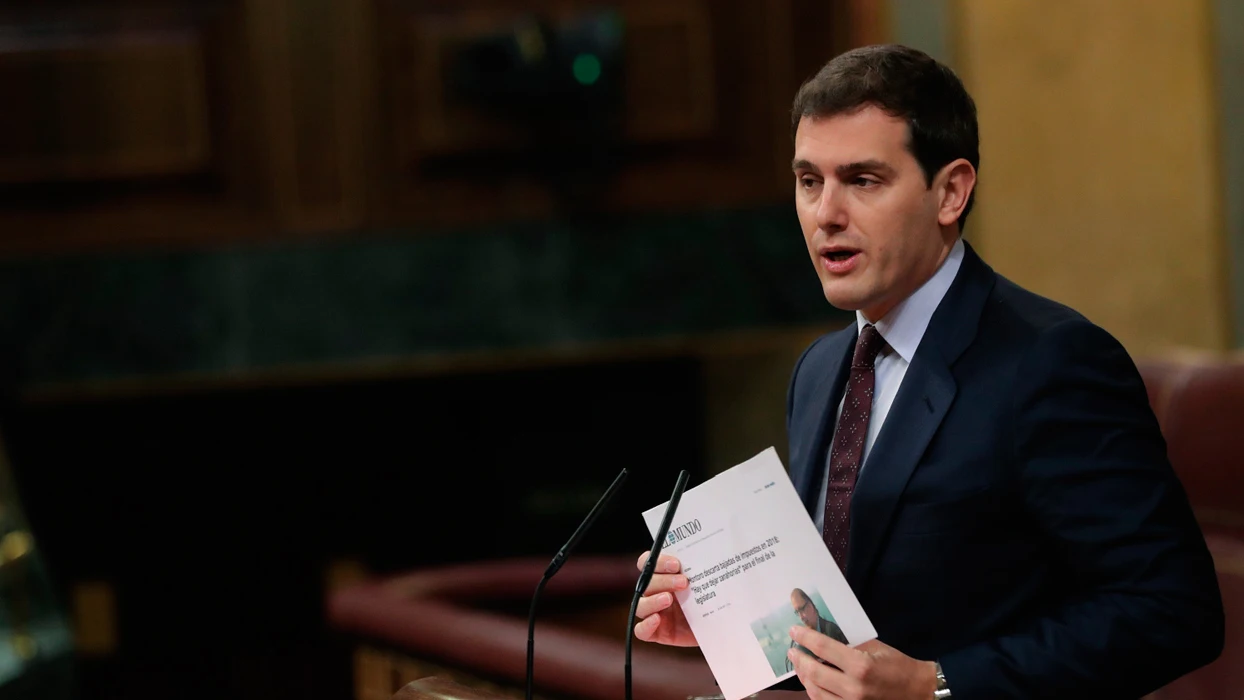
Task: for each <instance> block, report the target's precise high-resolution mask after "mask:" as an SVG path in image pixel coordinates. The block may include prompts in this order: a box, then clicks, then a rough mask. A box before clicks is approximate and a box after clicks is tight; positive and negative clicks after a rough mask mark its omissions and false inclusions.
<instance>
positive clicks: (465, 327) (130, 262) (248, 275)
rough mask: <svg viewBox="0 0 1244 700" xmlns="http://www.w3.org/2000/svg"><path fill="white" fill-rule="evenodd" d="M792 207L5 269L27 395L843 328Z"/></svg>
mask: <svg viewBox="0 0 1244 700" xmlns="http://www.w3.org/2000/svg"><path fill="white" fill-rule="evenodd" d="M844 318H845V317H844V315H843V314H841V312H837V311H835V310H834V309H832V308H831V307H829V306H828V305H827V304H826V302H825V299H824V297H823V296H822V295H821V292H820V288H819V285H818V284H817V281H816V277H815V274H814V273H813V271H812V270H811V269H809V263H808V259H807V253H806V251H805V249H804V246H803V242H802V240H801V238H800V235H799V229H798V225H797V222H796V220H795V216H794V213H793V211H792V210H791V208H790V207H789V206H788V205H783V206H775V207H771V208H762V209H754V210H747V211H713V212H703V213H696V214H689V215H682V216H631V217H623V218H614V219H609V220H605V219H601V220H592V221H585V222H580V223H571V222H544V223H537V222H531V223H515V224H507V225H503V226H497V227H493V228H488V229H485V230H453V231H450V230H443V231H374V232H368V233H366V234H359V235H355V236H342V237H339V238H336V239H333V240H331V241H318V242H300V243H298V244H288V243H287V244H282V245H253V246H248V247H240V248H236V249H231V250H218V251H211V252H205V251H199V252H168V253H143V254H137V253H136V254H127V255H108V256H99V255H94V256H73V257H59V258H46V259H25V260H9V261H4V262H0V335H2V337H3V339H4V341H5V342H6V343H7V344H9V345H10V346H11V348H12V349H11V353H10V354H11V356H12V358H13V359H12V360H11V361H10V362H9V363H8V364H10V365H11V367H9V371H10V372H12V373H15V374H16V375H17V376H18V380H19V381H20V382H21V383H22V384H24V385H42V384H49V383H52V384H63V383H71V384H72V383H74V382H79V381H87V380H100V379H105V380H106V379H120V378H135V377H140V378H149V377H159V376H161V375H170V374H181V373H195V374H206V375H209V376H211V375H215V374H227V373H237V372H254V371H259V372H262V371H264V370H267V369H271V368H280V367H286V366H290V365H300V366H305V365H312V366H314V365H316V364H317V363H331V364H333V365H334V366H341V365H342V364H346V365H348V364H350V363H354V362H369V361H376V360H390V359H402V358H410V357H416V356H419V355H422V354H429V353H435V354H444V353H453V352H464V351H472V352H475V351H488V350H512V349H533V348H534V349H539V348H547V347H551V346H565V345H571V344H576V343H600V342H606V343H607V342H610V341H624V340H632V339H637V338H652V337H660V336H668V335H687V334H708V333H715V332H723V331H738V330H744V329H755V328H772V327H781V326H793V325H806V324H819V323H832V322H837V323H842V322H845V321H843V319H844Z"/></svg>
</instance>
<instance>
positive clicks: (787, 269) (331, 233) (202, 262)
mask: <svg viewBox="0 0 1244 700" xmlns="http://www.w3.org/2000/svg"><path fill="white" fill-rule="evenodd" d="M884 41H898V42H902V43H907V44H910V45H913V46H916V47H917V48H921V49H923V50H925V51H927V52H929V53H931V54H932V55H934V56H935V57H937V58H939V59H941V60H943V61H945V62H947V63H948V64H949V65H951V66H952V67H953V68H955V70H956V71H957V72H959V74H960V75H961V76H962V77H963V78H964V80H965V82H966V83H967V85H968V88H969V90H970V91H971V92H972V93H973V95H974V97H975V98H976V100H977V105H978V109H979V112H980V122H981V133H982V142H983V145H982V167H981V172H980V177H981V180H980V183H981V184H980V187H979V190H978V192H979V196H978V205H977V206H978V209H977V212H978V213H976V214H974V215H973V217H972V225H971V226H970V227H969V228H968V230H967V231H966V235H967V238H968V240H969V241H970V242H971V243H972V244H973V245H974V246H976V248H977V250H978V251H980V252H981V253H982V255H983V257H984V258H985V259H986V260H987V261H989V262H990V263H991V264H992V265H993V266H994V267H995V268H996V269H997V270H998V271H999V272H1001V273H1002V274H1004V275H1007V276H1009V277H1011V278H1012V279H1014V280H1016V281H1017V282H1019V283H1020V284H1023V285H1025V286H1027V287H1029V288H1030V289H1033V290H1034V291H1037V292H1039V293H1042V294H1045V295H1047V296H1050V297H1053V298H1055V299H1057V300H1059V301H1062V302H1065V303H1067V304H1070V305H1071V306H1073V307H1075V308H1077V309H1078V310H1080V311H1082V312H1083V313H1085V314H1086V315H1087V316H1088V317H1089V318H1090V319H1092V320H1094V321H1095V322H1097V323H1099V324H1101V325H1102V326H1104V327H1105V328H1106V329H1108V330H1109V331H1111V332H1112V333H1114V334H1115V335H1116V336H1117V337H1118V338H1119V339H1120V340H1122V341H1123V343H1124V344H1125V345H1126V347H1127V348H1128V350H1129V351H1131V353H1132V354H1133V356H1134V357H1137V358H1147V357H1155V356H1161V355H1164V354H1167V353H1170V352H1174V351H1201V352H1213V353H1219V354H1222V353H1228V352H1230V351H1232V350H1233V349H1234V348H1235V347H1236V346H1237V344H1238V343H1239V340H1240V338H1241V337H1244V334H1242V331H1244V5H1242V4H1241V3H1239V2H1237V1H1236V0H1186V1H1184V2H1171V1H1170V0H1085V1H1079V0H1076V1H1074V2H1073V1H1072V0H1066V1H1061V2H1048V1H1038V0H763V1H759V0H616V2H613V3H600V2H589V1H587V0H584V1H580V0H558V1H554V0H457V1H453V0H442V1H439V2H438V1H434V0H162V1H158V0H114V1H113V2H109V3H97V2H88V1H86V0H44V1H42V2H17V1H13V2H7V3H4V4H3V6H0V95H3V96H4V97H3V100H2V102H0V375H2V377H3V382H2V384H3V405H2V412H0V441H2V444H3V454H4V460H3V465H4V467H5V469H4V471H3V472H2V473H0V477H2V478H0V487H2V491H3V493H2V497H3V500H2V501H0V594H3V599H2V601H0V631H2V633H3V639H0V693H8V694H9V695H0V697H8V696H10V695H11V696H12V697H79V698H83V699H92V698H114V697H115V698H135V699H145V698H157V697H160V698H165V697H169V696H174V697H185V698H199V697H202V698H208V697H211V698H216V697H232V698H261V697H264V698H267V697H273V696H286V695H296V696H298V697H303V698H348V697H355V696H356V688H357V686H356V681H357V677H356V676H357V672H358V670H357V665H358V660H357V657H356V656H355V655H354V646H353V640H351V639H348V638H344V637H343V636H342V635H340V634H338V633H336V632H335V631H334V630H333V629H332V627H331V625H329V624H328V623H327V621H326V617H325V600H326V596H328V595H330V594H331V593H332V591H334V590H337V589H339V588H340V587H343V586H348V585H351V584H353V583H356V582H358V581H362V580H366V579H369V578H371V577H375V576H385V575H389V574H394V573H398V572H403V571H408V570H412V569H416V568H420V567H428V566H436V565H443V564H452V563H456V562H465V561H476V560H488V559H500V558H508V557H525V556H535V557H540V558H545V559H547V558H548V557H549V556H551V555H552V553H553V552H555V551H556V549H557V548H558V547H560V546H561V544H563V543H564V541H565V539H566V538H567V537H568V535H569V534H570V532H571V531H573V529H574V528H575V526H577V525H578V523H579V520H580V519H581V518H582V517H583V515H584V514H585V513H586V512H587V511H588V509H589V508H590V507H591V506H592V505H593V504H594V503H595V502H596V499H597V498H598V497H599V496H600V494H601V493H602V492H603V491H604V489H605V487H607V486H608V484H609V483H610V482H611V481H612V480H613V478H614V477H615V476H616V475H617V473H618V471H619V470H620V469H621V468H623V467H627V468H629V469H630V470H631V471H632V474H631V479H630V481H629V483H628V487H627V490H626V491H625V492H624V494H623V496H622V497H621V498H620V499H619V500H618V501H617V502H616V503H615V504H614V506H613V508H612V509H611V510H610V512H609V513H608V514H607V515H606V516H605V518H604V519H602V520H601V521H600V522H599V523H598V524H597V525H596V528H595V529H594V530H593V532H592V533H591V535H590V536H589V537H588V538H587V539H586V540H585V541H584V542H583V544H582V546H581V549H580V551H581V552H582V553H584V554H602V555H605V554H614V553H625V554H631V553H638V552H639V551H640V550H641V549H645V548H647V547H648V546H649V544H650V542H651V539H650V537H649V536H648V533H647V531H646V529H645V528H644V526H643V522H642V520H641V518H640V516H639V513H640V511H641V510H643V509H646V508H650V507H652V506H655V505H657V504H659V503H661V502H663V501H664V500H665V499H666V498H667V496H668V493H669V489H670V488H671V487H672V484H673V482H674V478H675V476H676V475H677V473H678V471H679V470H680V469H688V470H689V471H690V472H691V475H692V484H693V485H694V484H695V483H697V482H698V481H702V480H703V479H705V478H707V477H709V476H711V475H712V474H714V473H716V472H717V471H720V470H721V469H724V468H727V467H729V466H732V465H734V464H736V463H737V462H739V461H741V460H743V459H746V458H748V457H750V456H752V455H754V454H756V453H757V452H760V451H761V450H763V449H765V448H766V447H768V446H770V445H774V446H776V447H777V448H778V450H779V453H780V454H782V455H783V456H784V455H785V447H786V445H785V429H784V401H785V391H786V386H787V380H788V378H789V373H790V370H791V368H792V366H793V362H794V360H795V359H796V358H797V357H798V354H799V353H800V352H801V351H802V349H803V348H804V347H805V346H806V344H807V343H808V342H809V341H810V340H811V339H813V338H815V337H816V336H818V335H820V334H822V333H824V332H826V331H829V330H833V329H835V328H838V327H841V326H842V325H844V324H846V323H849V322H851V321H852V319H853V316H852V315H851V314H845V313H843V312H840V311H836V310H834V309H832V308H830V307H829V306H828V305H827V304H826V302H825V300H824V298H823V296H822V294H821V291H820V287H819V284H818V282H817V279H816V276H815V273H814V271H813V270H811V269H809V263H808V259H807V253H806V251H805V249H804V245H803V241H802V239H801V237H800V234H799V229H798V226H797V222H796V220H795V215H794V211H793V205H792V201H791V176H790V171H789V162H790V156H791V140H790V133H789V121H788V120H789V117H788V109H789V105H790V102H791V99H792V97H793V95H794V93H795V90H796V89H797V87H798V86H799V84H800V83H801V82H802V81H803V80H804V79H806V78H808V77H810V76H811V75H812V74H813V73H814V72H815V71H816V70H817V69H818V68H819V67H820V66H821V65H822V64H823V63H824V62H825V61H827V60H828V59H829V58H831V57H832V56H833V55H834V54H836V53H839V52H841V51H843V50H845V49H847V48H851V47H853V46H858V45H863V44H869V43H877V42H884Z"/></svg>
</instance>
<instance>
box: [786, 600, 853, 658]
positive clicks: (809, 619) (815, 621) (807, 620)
mask: <svg viewBox="0 0 1244 700" xmlns="http://www.w3.org/2000/svg"><path fill="white" fill-rule="evenodd" d="M790 605H791V607H792V608H794V610H795V614H796V615H798V616H799V621H800V622H802V623H803V626H804V627H807V628H808V629H813V630H816V631H817V632H820V633H821V634H823V635H825V636H826V637H829V638H830V639H837V640H838V641H839V642H842V643H843V644H846V643H847V635H845V634H843V633H842V628H841V627H839V626H838V623H836V622H834V621H833V620H826V619H825V618H823V617H821V613H820V611H818V610H817V609H816V605H815V604H813V602H812V599H811V598H809V597H808V594H807V593H804V592H803V589H802V588H796V589H795V590H793V591H791V592H790ZM791 645H792V646H797V643H796V642H793V641H792V642H791Z"/></svg>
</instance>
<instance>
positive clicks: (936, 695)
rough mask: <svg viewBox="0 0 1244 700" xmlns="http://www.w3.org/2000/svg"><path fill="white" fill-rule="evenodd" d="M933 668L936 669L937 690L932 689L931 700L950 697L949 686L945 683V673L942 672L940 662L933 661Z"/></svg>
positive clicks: (943, 699)
mask: <svg viewBox="0 0 1244 700" xmlns="http://www.w3.org/2000/svg"><path fill="white" fill-rule="evenodd" d="M933 668H935V669H936V670H937V690H934V691H933V700H945V699H946V698H949V697H950V686H949V685H946V674H945V673H942V662H940V661H934V662H933Z"/></svg>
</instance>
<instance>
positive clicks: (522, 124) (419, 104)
mask: <svg viewBox="0 0 1244 700" xmlns="http://www.w3.org/2000/svg"><path fill="white" fill-rule="evenodd" d="M374 1H375V3H376V4H375V7H376V8H377V15H378V21H377V27H378V35H377V42H376V46H377V52H378V54H379V55H378V62H379V63H378V66H379V69H378V74H377V88H376V91H377V100H378V101H379V103H380V105H381V107H380V110H379V127H380V128H378V129H377V130H376V132H375V134H374V135H373V138H375V139H376V140H377V141H378V143H377V146H376V149H375V150H376V153H377V154H378V157H377V159H376V160H375V162H374V167H373V169H372V171H371V174H370V178H369V182H370V183H371V188H370V192H371V193H372V194H373V195H374V199H373V201H372V207H371V210H370V215H371V217H372V220H374V221H376V222H378V223H383V224H413V223H431V224H458V223H479V222H486V221H496V220H504V219H509V218H516V217H517V218H531V217H536V218H541V217H549V216H560V215H564V214H584V213H587V214H601V213H608V212H623V211H675V210H694V209H703V208H705V207H710V208H716V207H730V206H746V205H753V204H760V203H773V202H780V201H785V199H786V198H787V197H788V196H789V192H788V190H789V182H788V180H789V175H788V165H787V163H788V162H789V157H790V156H789V133H788V131H789V130H788V126H787V116H786V115H787V110H788V105H789V100H790V98H791V96H792V95H793V93H794V90H795V89H796V88H797V87H798V85H799V82H800V81H801V80H802V79H803V78H804V77H806V76H807V74H808V73H809V72H810V71H811V70H814V69H815V65H819V63H820V62H822V61H823V60H825V59H826V58H828V56H829V55H831V53H832V51H833V50H834V47H835V44H836V40H835V38H834V36H835V35H834V33H833V32H831V31H830V30H831V28H832V27H831V26H829V25H830V23H829V22H826V23H825V24H824V25H822V26H819V27H801V26H799V25H798V24H797V23H796V21H795V14H796V13H795V5H796V4H797V1H796V0H775V1H773V2H765V3H756V2H749V1H746V0H713V1H712V2H708V1H707V0H622V1H621V2H617V3H615V4H613V5H611V7H613V8H615V9H616V10H617V12H618V13H619V15H620V17H621V18H622V27H623V31H622V37H623V38H622V49H621V55H622V58H621V68H622V70H621V74H622V75H623V76H624V77H623V80H622V83H623V88H622V90H621V101H620V102H619V103H618V104H617V106H616V109H615V110H614V112H615V113H616V114H619V115H620V120H619V127H618V128H616V129H615V130H612V131H611V130H609V129H607V128H604V126H603V123H604V122H606V121H607V120H609V118H610V116H611V115H610V114H609V113H608V112H605V111H597V112H592V111H591V110H590V108H589V106H585V107H580V106H579V105H577V104H574V103H573V102H570V101H567V102H565V103H557V102H550V104H549V106H548V107H547V109H546V110H545V112H544V113H543V114H537V118H535V119H529V120H526V121H525V120H524V119H522V118H520V117H519V113H518V112H517V111H516V110H515V109H513V108H512V106H511V105H510V104H507V103H504V102H498V103H496V104H494V105H488V104H479V103H474V102H471V101H468V100H464V99H462V97H461V95H459V94H455V93H454V92H453V91H452V89H451V87H450V79H451V76H452V75H453V73H452V71H451V68H452V66H453V63H452V61H453V59H454V57H455V55H456V53H457V52H459V51H460V50H461V48H462V47H463V46H465V45H467V44H468V43H469V42H471V41H477V42H478V41H481V40H484V39H486V38H487V37H490V36H497V35H499V34H502V33H504V32H511V33H513V34H514V36H515V37H516V38H515V39H514V42H515V43H516V44H518V45H519V46H520V48H521V46H522V44H523V41H524V40H523V39H522V37H521V32H522V29H521V27H522V26H523V25H522V24H521V22H523V21H528V20H531V19H536V20H540V19H543V20H545V21H546V22H547V23H548V25H550V26H552V27H561V26H566V25H567V24H573V23H574V22H575V21H576V19H578V18H581V17H582V16H583V15H584V13H586V12H589V11H591V10H593V9H595V8H597V7H598V5H596V4H595V3H591V2H588V1H587V0H582V1H579V0H572V1H570V2H556V3H555V2H551V1H549V2H536V1H533V2H522V3H519V2H507V1H504V0H481V1H480V2H477V3H472V4H471V5H470V6H469V8H466V7H462V8H460V7H457V6H450V5H446V4H442V3H426V2H401V1H400V0H374ZM800 41H802V42H805V43H806V42H808V41H811V42H812V43H813V44H814V45H816V46H817V47H818V48H819V52H820V53H821V54H822V55H820V56H818V60H817V61H816V63H815V64H813V63H812V62H810V61H808V60H806V58H805V57H804V56H802V55H797V54H796V51H795V49H794V46H795V44H796V43H797V42H800ZM537 112H538V110H537ZM594 121H600V122H602V128H600V129H598V130H597V131H596V132H593V131H592V130H591V129H590V128H589V127H590V126H591V124H592V122H594Z"/></svg>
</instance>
